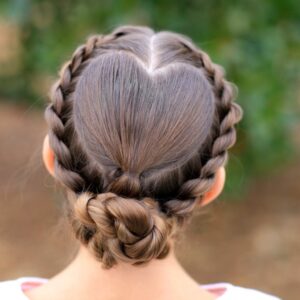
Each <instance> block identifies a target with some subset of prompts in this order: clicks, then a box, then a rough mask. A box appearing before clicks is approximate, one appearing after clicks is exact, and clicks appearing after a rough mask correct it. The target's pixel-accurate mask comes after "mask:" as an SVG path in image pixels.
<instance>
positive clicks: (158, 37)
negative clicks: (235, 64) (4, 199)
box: [45, 26, 242, 268]
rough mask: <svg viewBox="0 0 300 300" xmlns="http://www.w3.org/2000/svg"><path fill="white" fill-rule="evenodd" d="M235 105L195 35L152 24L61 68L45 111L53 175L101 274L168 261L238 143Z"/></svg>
mask: <svg viewBox="0 0 300 300" xmlns="http://www.w3.org/2000/svg"><path fill="white" fill-rule="evenodd" d="M233 98H234V89H233V86H232V84H230V83H229V82H228V81H226V80H225V79H224V74H223V70H222V68H221V67H220V66H218V65H216V64H213V63H212V62H211V60H210V58H209V56H208V55H207V54H206V53H205V52H203V51H202V50H200V49H199V48H197V47H196V46H195V45H194V44H193V43H192V41H191V40H190V39H189V38H187V37H185V36H183V35H180V34H176V33H172V32H167V31H165V32H157V33H155V32H153V30H151V29H150V28H147V27H136V26H123V27H119V28H117V29H116V30H114V31H113V32H112V33H111V34H108V35H94V36H91V37H90V38H89V39H88V40H87V42H86V44H84V45H82V46H80V47H79V48H77V50H76V51H75V52H74V54H73V56H72V58H71V60H70V61H68V62H67V63H66V64H65V65H64V67H63V68H62V70H61V72H60V78H59V80H58V82H57V83H56V84H55V85H54V87H53V90H52V94H51V103H50V104H49V105H48V106H47V108H46V111H45V117H46V120H47V122H48V125H49V141H50V146H51V148H52V149H53V151H54V154H55V176H56V178H57V179H58V180H59V181H60V182H61V183H63V184H64V185H65V186H66V187H67V188H68V190H69V191H71V192H72V193H73V196H74V197H70V201H71V203H72V206H71V207H72V213H71V220H72V224H73V228H74V231H75V234H76V237H77V238H78V239H79V240H80V241H81V242H82V243H84V244H85V245H87V246H88V248H89V249H90V250H91V251H92V252H93V253H94V254H95V256H96V257H97V258H98V259H99V260H100V261H102V263H103V266H104V267H106V268H110V267H112V266H113V265H114V264H116V263H117V261H118V260H120V261H125V262H128V263H131V264H134V265H138V264H143V263H146V262H148V261H150V260H151V259H153V258H164V257H165V256H166V255H167V254H168V252H169V249H170V239H171V238H173V237H174V235H175V233H176V232H177V228H182V226H183V225H184V224H186V220H188V219H189V217H190V216H191V215H192V212H193V211H194V208H195V205H196V200H199V199H200V200H201V197H203V195H204V193H205V192H206V191H208V190H209V188H210V187H211V186H212V184H213V182H214V178H215V173H216V171H217V169H218V168H219V167H221V166H223V165H225V163H226V161H227V149H228V148H230V147H231V146H232V145H233V144H234V143H235V140H236V132H235V129H234V125H235V124H236V123H237V122H239V121H240V119H241V117H242V110H241V108H240V106H239V105H237V104H236V103H234V102H233Z"/></svg>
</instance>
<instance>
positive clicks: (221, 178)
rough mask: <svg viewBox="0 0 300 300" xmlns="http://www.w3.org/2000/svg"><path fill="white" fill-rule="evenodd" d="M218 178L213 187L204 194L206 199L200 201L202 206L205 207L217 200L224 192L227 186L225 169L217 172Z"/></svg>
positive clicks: (222, 168) (221, 168)
mask: <svg viewBox="0 0 300 300" xmlns="http://www.w3.org/2000/svg"><path fill="white" fill-rule="evenodd" d="M215 176H216V178H215V181H214V184H213V186H212V187H211V188H210V190H209V191H207V192H206V193H205V194H204V197H203V198H202V200H201V201H200V205H201V206H205V205H207V204H209V203H210V202H212V201H213V200H214V199H216V198H217V197H218V196H219V195H220V194H221V192H222V191H223V188H224V184H225V177H226V172H225V168H224V167H220V168H219V169H218V170H217V172H216V175H215Z"/></svg>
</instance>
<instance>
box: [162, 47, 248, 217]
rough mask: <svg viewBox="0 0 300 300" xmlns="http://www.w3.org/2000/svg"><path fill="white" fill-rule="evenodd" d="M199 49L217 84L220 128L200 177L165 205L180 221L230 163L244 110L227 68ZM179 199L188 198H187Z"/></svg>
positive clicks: (204, 65)
mask: <svg viewBox="0 0 300 300" xmlns="http://www.w3.org/2000/svg"><path fill="white" fill-rule="evenodd" d="M192 51H193V50H192ZM195 51H196V52H195V54H196V57H198V60H199V61H200V62H201V65H202V68H203V69H204V70H205V73H206V76H207V78H208V79H209V80H210V82H211V84H212V85H213V88H214V93H215V97H216V99H217V117H218V123H219V128H218V132H217V134H216V136H215V138H214V140H213V142H212V147H211V153H210V157H209V159H208V160H207V161H206V162H205V164H204V165H203V166H202V168H201V171H200V176H199V178H196V179H191V180H188V181H186V182H185V183H183V185H182V186H181V189H180V192H179V195H178V199H174V200H170V201H167V202H165V203H164V207H163V209H164V210H165V211H166V214H167V215H168V216H176V217H177V218H178V221H179V222H182V221H183V220H184V219H185V218H186V217H187V216H188V215H190V214H191V213H192V211H193V210H194V207H195V205H196V199H199V198H200V199H201V198H203V196H204V194H205V193H206V192H207V191H208V190H209V189H210V188H211V186H212V185H213V183H214V179H215V173H216V171H217V170H218V168H220V167H221V166H223V165H224V164H225V163H226V161H227V159H228V152H227V150H228V149H229V148H231V147H232V146H233V145H234V143H235V141H236V130H235V128H234V125H235V124H236V123H238V122H239V121H240V120H241V118H242V114H243V113H242V109H241V107H240V106H239V105H238V104H237V103H234V102H233V99H234V92H233V86H232V84H231V83H229V82H228V81H226V80H225V79H224V72H223V69H222V68H221V67H220V66H219V65H217V64H214V63H212V61H211V59H210V58H209V56H208V55H207V54H206V53H205V52H204V51H202V50H198V49H197V50H195ZM179 199H184V201H182V200H179ZM187 199H188V200H187Z"/></svg>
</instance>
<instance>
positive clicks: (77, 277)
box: [28, 247, 214, 300]
mask: <svg viewBox="0 0 300 300" xmlns="http://www.w3.org/2000/svg"><path fill="white" fill-rule="evenodd" d="M39 289H40V293H39ZM42 289H43V290H42ZM35 290H36V291H34V290H32V292H30V291H29V292H28V297H29V298H30V299H32V300H35V299H93V300H94V299H95V300H102V299H125V298H124V295H126V299H143V300H150V299H157V300H160V299H176V300H177V299H178V300H181V299H201V300H202V299H203V300H212V299H214V297H212V296H211V295H210V294H209V293H207V292H206V291H204V290H202V289H201V288H200V286H199V283H198V282H196V281H195V280H194V279H193V278H191V277H190V276H189V275H188V274H187V273H186V271H185V270H184V269H183V268H182V266H181V265H180V263H179V262H178V260H177V258H176V256H175V254H174V251H173V250H171V251H170V253H169V255H168V256H167V257H166V258H164V259H162V260H158V259H155V260H152V261H150V262H149V263H148V264H147V265H140V266H133V265H129V264H126V263H122V262H118V264H117V265H116V266H114V267H113V268H111V269H108V270H106V269H103V268H102V267H101V263H100V262H97V261H96V260H95V258H94V257H93V256H92V255H91V254H90V253H89V252H88V250H87V249H86V248H84V247H81V248H80V250H79V252H78V254H77V256H76V258H75V259H74V260H73V262H72V263H71V264H70V265H69V266H68V267H67V268H65V269H64V270H63V271H62V272H60V273H59V274H57V275H56V276H54V277H53V278H51V279H50V280H49V281H48V283H46V284H44V285H42V286H41V287H39V288H36V289H35ZM38 293H39V296H38V297H37V295H38ZM189 294H190V297H189V296H188V295H189ZM35 295H36V296H35ZM58 295H61V296H58Z"/></svg>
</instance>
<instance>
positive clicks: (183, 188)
mask: <svg viewBox="0 0 300 300" xmlns="http://www.w3.org/2000/svg"><path fill="white" fill-rule="evenodd" d="M131 33H133V34H139V35H144V36H145V37H147V38H148V41H150V68H151V70H150V71H151V72H154V71H155V66H156V64H158V61H159V60H158V59H157V57H154V55H153V53H152V52H151V51H154V49H155V45H156V44H155V39H154V38H153V37H154V34H155V33H154V32H153V31H152V30H150V29H149V28H143V27H125V28H120V29H118V30H115V32H113V33H112V34H110V35H105V36H101V35H94V36H91V37H90V38H89V39H88V40H87V42H86V44H84V45H82V46H80V47H78V48H77V49H76V50H75V52H74V54H73V56H72V58H71V60H70V61H68V62H67V63H66V64H65V65H64V66H63V68H62V70H61V72H60V78H59V80H58V81H57V82H56V83H55V84H54V86H53V89H52V93H51V96H50V98H51V103H50V104H49V105H48V106H47V108H46V110H45V118H46V120H47V123H48V126H49V143H50V146H51V148H52V149H53V152H54V154H55V170H54V172H55V176H56V178H57V179H58V180H59V181H60V182H61V183H63V184H64V185H65V186H66V187H67V188H68V189H69V190H71V191H73V192H74V194H75V201H74V202H73V203H72V214H71V222H72V225H73V229H74V232H75V234H76V237H77V238H78V239H79V240H80V241H81V242H82V243H83V244H85V245H86V246H87V247H88V248H89V249H90V251H91V252H92V253H93V254H94V255H95V256H96V257H97V258H98V259H99V260H100V261H101V262H102V265H103V267H105V268H110V267H112V266H114V265H116V264H117V261H118V260H120V261H123V262H127V263H131V264H135V265H138V264H143V263H146V262H149V261H150V260H151V259H153V258H159V259H161V258H164V257H165V256H166V255H167V254H168V253H169V251H170V242H171V238H172V237H174V236H175V233H176V231H177V229H179V228H182V227H183V225H184V224H186V221H187V220H188V219H189V217H190V216H191V215H192V213H193V211H194V210H195V206H196V204H197V200H198V199H199V198H200V199H201V198H202V197H203V196H204V194H205V193H206V192H207V191H208V190H209V189H210V188H211V186H212V184H213V183H214V179H215V174H216V171H217V170H218V168H220V167H221V166H223V165H225V163H226V161H227V159H228V153H227V150H228V149H229V148H231V147H232V146H233V144H234V143H235V141H236V131H235V128H234V126H235V124H237V123H238V122H239V121H240V120H241V118H242V109H241V108H240V106H239V105H238V104H236V103H234V102H233V98H234V96H235V95H234V90H233V86H232V84H231V83H229V82H228V81H226V80H225V78H224V72H223V70H222V68H221V67H220V66H218V65H216V64H214V63H212V62H211V60H210V58H209V56H208V55H207V54H206V53H205V52H203V51H202V50H200V49H198V48H196V47H195V46H194V45H193V44H192V43H190V42H189V41H187V40H183V39H182V37H181V36H178V37H176V38H175V39H174V43H176V45H181V46H180V47H181V48H182V49H185V50H182V51H187V52H188V53H190V55H191V57H193V60H194V63H193V64H194V65H195V66H197V68H198V69H200V70H201V71H203V73H204V75H205V78H206V80H207V81H208V82H209V85H210V87H211V88H212V90H213V94H214V98H215V100H216V101H215V103H216V104H215V106H216V107H215V123H216V124H214V131H213V134H212V137H211V140H210V143H209V145H208V146H207V148H208V149H209V151H208V153H206V156H205V160H204V161H203V163H202V164H201V166H199V172H198V176H193V178H188V179H186V180H184V181H183V182H181V183H180V186H179V188H178V190H177V195H176V196H175V197H173V198H171V199H168V200H167V201H163V202H159V201H158V200H157V199H156V198H155V197H152V196H149V193H148V191H147V187H146V186H143V184H144V182H145V180H144V179H145V178H143V180H142V179H141V178H142V177H141V176H140V174H135V173H133V172H130V170H129V171H128V170H122V168H121V166H118V165H116V166H115V169H114V170H111V169H110V170H108V171H107V172H104V171H103V169H102V168H100V169H97V167H96V166H95V164H90V165H85V166H82V165H81V166H80V164H79V162H78V158H77V156H76V155H75V153H74V149H80V151H81V152H82V153H81V156H80V157H85V159H86V160H88V159H87V157H88V155H86V153H84V151H83V150H82V148H81V145H80V142H79V140H78V139H76V138H75V139H74V140H72V138H71V137H70V136H72V137H73V136H76V132H75V129H74V124H73V121H74V120H73V118H72V113H73V99H72V93H73V92H74V90H75V87H76V84H77V82H78V81H79V80H80V75H81V74H82V72H83V71H84V70H85V68H88V67H89V65H90V62H91V61H92V59H93V58H95V59H96V57H97V58H98V56H100V55H101V53H102V52H101V51H103V52H105V51H106V52H112V51H115V50H116V52H117V50H124V51H126V52H130V51H131V50H132V49H133V48H134V45H133V44H132V43H133V42H134V39H133V40H132V41H130V43H129V46H128V47H127V48H126V47H124V45H122V41H124V43H125V42H126V41H125V39H126V36H127V35H128V36H130V34H131ZM173 36H174V35H173ZM173 36H172V38H173ZM122 39H123V40H122ZM118 43H119V44H118ZM138 44H141V45H142V46H143V43H141V42H139V43H138ZM113 45H117V46H113ZM120 45H121V46H120ZM114 47H119V48H114ZM138 47H140V46H138ZM170 49H173V48H170ZM139 51H140V49H139ZM131 56H133V57H134V55H131ZM141 57H142V58H144V57H147V55H141ZM153 58H155V64H154V63H153ZM141 60H142V59H141ZM141 60H140V61H141ZM150 71H149V72H150ZM153 74H154V73H153ZM199 156H200V154H199ZM87 169H88V170H87ZM96 177H97V184H98V182H100V183H101V184H98V185H99V187H98V189H97V191H98V192H95V191H94V190H91V188H90V187H91V182H92V181H93V180H96ZM100 177H101V178H100ZM102 177H103V178H102ZM102 179H103V180H102ZM143 191H146V192H147V193H145V194H143Z"/></svg>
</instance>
